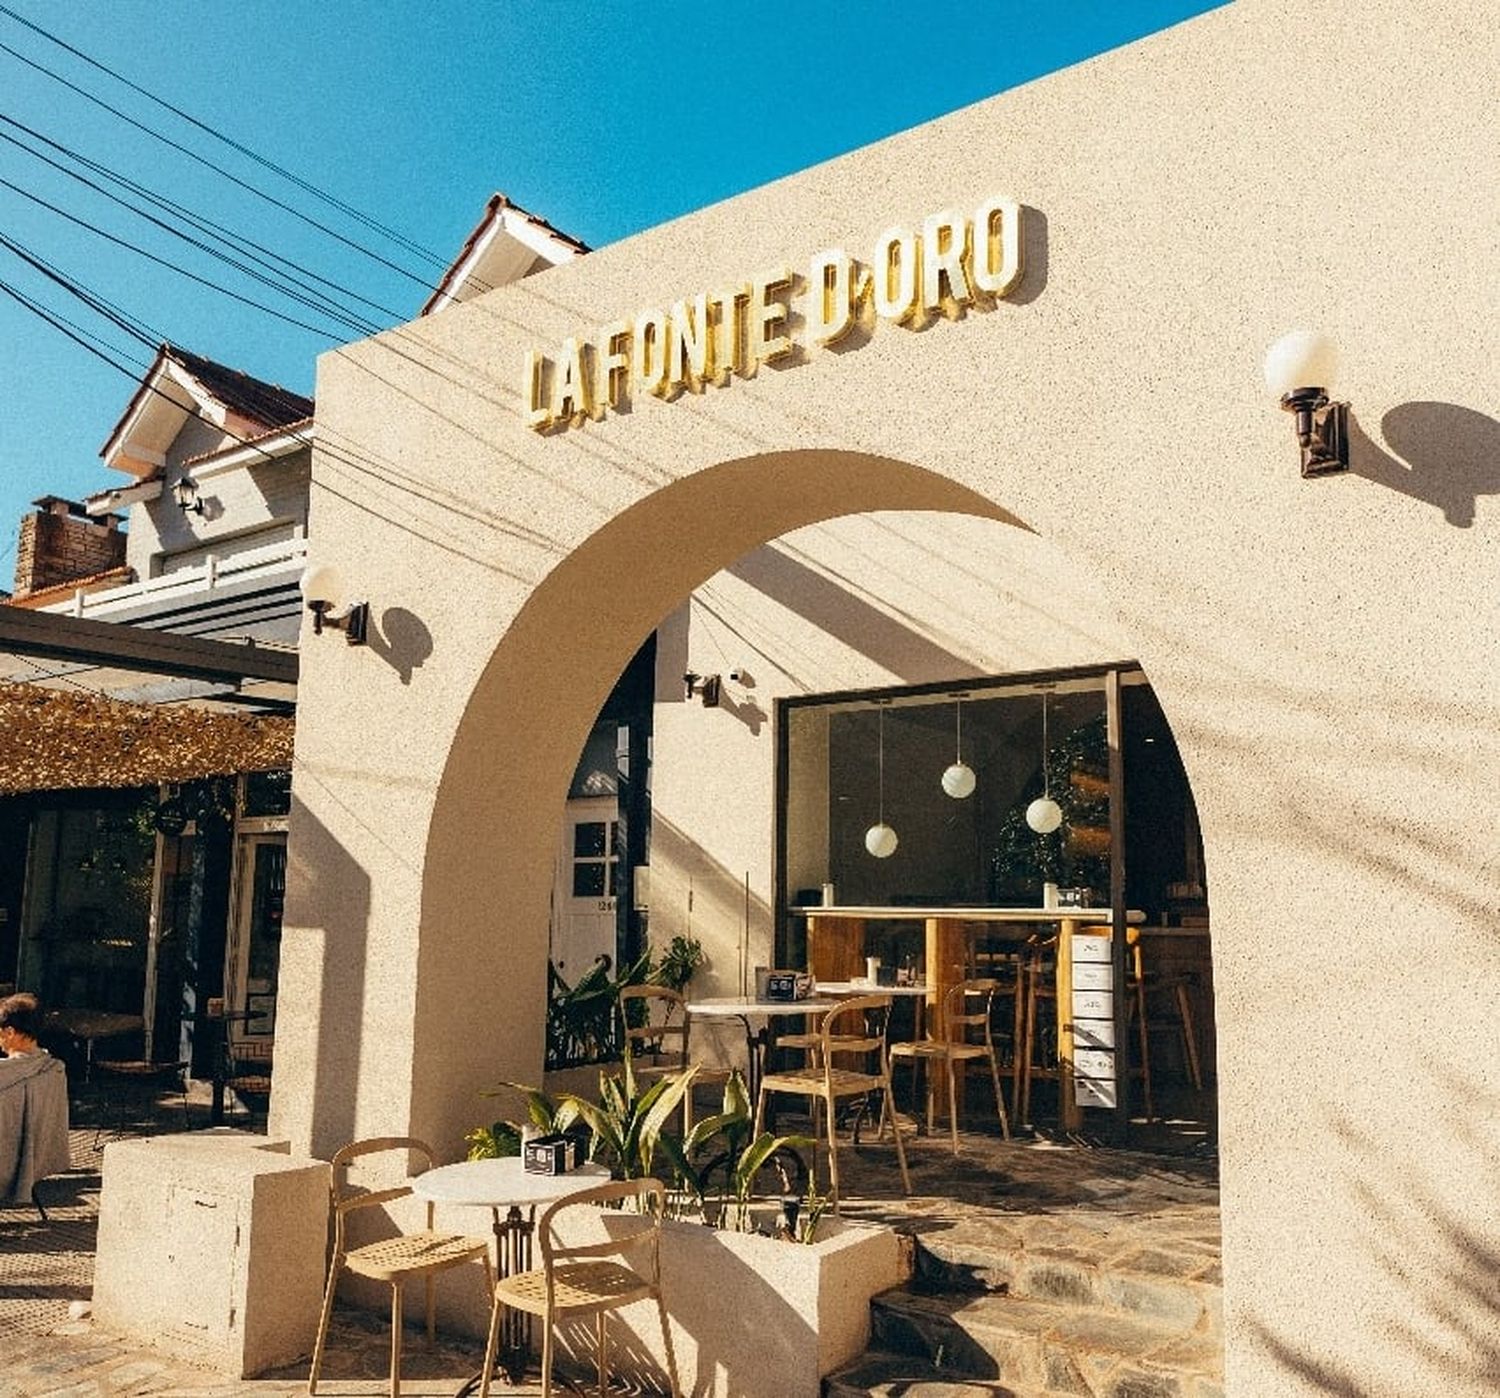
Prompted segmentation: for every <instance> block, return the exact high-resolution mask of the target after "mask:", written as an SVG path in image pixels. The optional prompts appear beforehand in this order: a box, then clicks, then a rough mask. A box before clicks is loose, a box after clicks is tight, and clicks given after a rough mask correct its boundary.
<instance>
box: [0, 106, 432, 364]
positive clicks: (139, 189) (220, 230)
mask: <svg viewBox="0 0 1500 1398" xmlns="http://www.w3.org/2000/svg"><path fill="white" fill-rule="evenodd" d="M0 124H4V125H6V126H10V127H13V128H14V129H15V130H17V131H23V132H25V133H26V135H27V136H29V137H30V138H31V139H32V140H34V141H39V142H41V143H42V144H43V145H45V146H48V147H49V148H51V149H52V150H55V151H57V152H58V153H59V154H61V155H64V156H66V157H67V158H68V159H69V160H72V161H75V162H76V163H77V164H79V165H81V166H83V167H84V168H85V169H87V170H92V171H93V172H94V173H95V174H97V175H99V176H101V177H102V178H104V179H106V180H109V181H111V182H113V183H114V184H117V185H119V186H120V187H121V188H123V189H127V190H129V191H130V192H131V193H132V194H134V195H136V196H137V197H139V198H141V199H144V200H145V201H146V202H147V203H149V204H151V205H152V206H154V207H155V208H157V209H160V210H161V211H162V212H164V213H169V214H173V215H175V216H176V217H178V218H181V219H183V220H185V221H186V222H187V223H188V224H189V226H191V227H193V228H195V229H197V230H198V231H199V232H201V233H203V234H205V235H206V236H209V237H218V238H222V239H223V240H225V242H227V243H228V244H229V245H230V246H231V247H233V248H234V249H235V250H236V251H237V252H241V253H243V254H244V255H245V256H246V257H249V258H250V259H251V260H252V261H254V262H257V263H259V264H260V265H261V266H262V267H265V268H267V269H268V270H270V271H272V272H274V273H275V274H276V275H278V276H281V277H284V278H286V280H288V281H290V282H292V283H293V284H294V285H297V286H299V287H300V288H301V289H302V290H303V291H306V292H308V293H309V294H311V295H314V296H316V297H319V298H321V299H323V300H324V301H327V303H328V304H329V305H330V306H331V307H333V308H334V309H335V310H336V311H337V313H338V314H340V315H345V316H348V315H351V314H352V313H351V312H349V311H348V309H347V308H346V307H343V306H339V305H338V303H337V302H334V301H332V300H331V299H329V298H327V297H326V296H325V294H324V293H323V292H320V291H318V290H317V289H316V288H315V287H311V286H309V285H307V282H306V281H301V280H299V279H300V278H306V279H307V281H314V282H318V283H321V284H322V285H323V286H326V287H329V288H331V289H332V290H334V291H336V292H338V293H339V294H340V295H341V296H345V297H347V298H348V299H349V300H351V301H358V302H361V303H362V304H364V305H366V306H369V307H371V308H372V309H373V310H376V311H379V312H380V313H381V314H382V315H384V316H387V317H389V318H390V319H391V320H392V321H399V320H404V319H405V315H404V313H403V312H401V311H397V310H393V309H391V308H390V307H389V306H385V305H382V304H381V303H380V302H379V301H375V300H372V299H371V298H370V297H368V296H364V295H361V294H360V293H359V292H357V291H355V290H353V289H352V288H350V287H347V286H344V285H342V284H341V283H339V282H336V281H333V280H332V279H331V278H328V277H324V276H321V275H320V274H319V273H317V272H314V271H313V270H312V269H311V268H309V267H305V266H303V265H302V264H301V263H299V262H296V261H294V260H293V259H291V258H289V257H286V256H285V255H283V254H282V253H279V252H277V251H276V250H275V249H274V248H269V247H266V246H265V244H263V243H258V242H256V241H255V240H254V239H253V238H247V237H246V236H245V235H244V234H242V233H238V232H236V231H235V230H234V229H232V228H230V227H228V226H227V225H225V224H222V223H218V222H216V221H215V220H213V219H211V218H208V217H206V216H204V215H202V214H199V213H196V212H195V211H193V210H192V209H190V208H188V207H187V206H186V205H184V204H179V203H178V202H177V201H176V200H174V199H170V198H168V197H167V196H166V195H164V194H160V193H158V192H157V191H156V190H153V189H151V188H150V187H149V186H148V185H143V184H141V183H140V182H139V181H137V180H133V179H131V178H130V177H129V176H128V175H123V174H121V173H120V172H119V171H118V170H115V169H112V168H111V167H110V166H108V165H105V164H104V163H103V162H101V161H97V160H94V159H92V158H91V157H89V156H86V155H84V154H83V153H82V152H81V151H76V150H74V149H72V148H71V147H70V146H66V145H64V144H62V142H60V141H54V140H53V139H52V138H51V137H49V136H47V135H45V134H43V133H42V132H40V131H38V130H36V129H35V128H34V127H30V126H27V125H26V124H25V123H24V122H21V121H17V120H16V119H15V118H14V117H10V116H6V115H5V114H4V113H0ZM0 139H4V140H7V141H10V142H11V143H12V144H14V145H17V146H19V147H20V148H21V149H22V150H24V151H26V153H27V154H28V155H31V156H32V157H34V158H35V159H37V160H41V161H44V162H45V163H46V164H48V165H50V166H52V168H53V169H56V170H61V171H62V173H63V174H66V175H68V176H69V177H70V178H72V179H75V180H78V181H79V182H80V183H82V184H84V185H85V186H87V187H88V188H90V189H93V190H95V191H96V192H98V193H100V194H103V195H104V197H105V198H107V199H110V200H112V201H113V202H114V203H116V204H119V205H120V206H121V207H122V208H125V209H129V210H130V211H131V212H132V213H135V214H139V215H140V216H141V217H149V216H148V215H145V214H141V211H140V210H139V209H138V208H137V207H136V206H135V205H133V204H131V203H130V202H129V201H128V200H125V199H122V198H121V197H120V196H119V195H117V194H114V193H112V192H111V191H109V190H106V189H101V188H100V187H99V186H98V185H96V184H94V183H93V181H91V180H87V179H84V178H83V177H82V176H80V175H79V174H77V173H76V172H75V171H73V170H69V169H67V168H66V167H65V166H62V165H59V164H58V163H57V162H56V161H53V160H51V159H49V158H48V157H47V156H45V155H43V154H41V152H39V151H35V150H32V149H31V148H30V147H28V146H26V145H25V144H24V143H23V142H20V141H17V140H16V139H15V138H14V137H11V136H6V135H5V134H4V133H3V132H0ZM152 221H153V222H155V220H152ZM168 231H169V232H173V233H176V230H175V229H169V230H168ZM178 236H181V235H180V234H178ZM195 246H198V245H197V244H195ZM261 254H264V256H262V255H261ZM277 264H279V266H278V265H277ZM283 269H286V270H283ZM361 323H362V324H366V325H371V324H373V322H368V321H364V322H361ZM382 328H384V327H376V328H375V329H373V330H367V331H366V333H368V334H373V333H378V330H379V329H382Z"/></svg>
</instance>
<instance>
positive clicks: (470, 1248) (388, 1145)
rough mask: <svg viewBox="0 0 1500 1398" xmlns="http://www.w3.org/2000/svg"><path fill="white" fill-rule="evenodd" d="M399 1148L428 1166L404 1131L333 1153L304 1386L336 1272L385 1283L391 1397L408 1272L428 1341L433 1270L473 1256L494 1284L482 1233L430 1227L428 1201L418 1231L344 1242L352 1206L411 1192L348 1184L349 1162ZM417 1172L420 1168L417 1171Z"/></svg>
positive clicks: (319, 1351)
mask: <svg viewBox="0 0 1500 1398" xmlns="http://www.w3.org/2000/svg"><path fill="white" fill-rule="evenodd" d="M388 1150H404V1151H410V1152H412V1153H413V1154H416V1155H421V1156H423V1157H425V1162H426V1163H425V1164H424V1165H423V1166H422V1170H427V1169H431V1167H432V1162H433V1154H432V1147H431V1146H429V1145H427V1144H426V1143H425V1142H423V1141H418V1140H416V1139H414V1138H412V1137H410V1136H379V1137H373V1138H371V1139H370V1140H366V1141H355V1142H353V1143H352V1144H350V1145H347V1146H343V1147H341V1148H340V1149H339V1150H337V1151H336V1152H334V1156H333V1160H332V1162H331V1163H332V1171H333V1175H332V1180H331V1182H330V1185H329V1195H330V1208H331V1211H332V1214H333V1257H332V1259H331V1260H330V1261H329V1264H328V1285H327V1287H326V1288H325V1290H324V1292H323V1311H322V1314H321V1316H319V1318H318V1338H317V1340H316V1342H315V1343H314V1345H313V1357H312V1368H311V1370H310V1371H309V1372H308V1375H307V1391H308V1392H309V1393H316V1392H317V1391H318V1371H319V1370H320V1369H321V1368H322V1365H323V1346H324V1343H325V1341H326V1340H327V1339H328V1322H329V1320H330V1318H331V1317H332V1315H333V1294H334V1291H335V1289H336V1288H337V1286H338V1280H339V1276H340V1275H341V1274H342V1273H343V1272H345V1271H348V1272H353V1273H354V1274H355V1275H356V1276H360V1277H370V1278H371V1279H373V1280H375V1281H381V1282H385V1283H386V1285H388V1286H389V1287H390V1288H391V1398H400V1394H401V1289H402V1287H403V1286H405V1284H406V1283H407V1282H408V1281H410V1280H411V1279H412V1278H414V1277H421V1278H422V1279H423V1281H425V1283H426V1285H427V1343H428V1345H429V1346H431V1344H432V1343H433V1339H434V1329H435V1314H434V1309H435V1297H434V1294H433V1281H434V1279H435V1277H436V1275H437V1273H438V1272H441V1271H443V1270H445V1269H446V1268H448V1267H456V1266H458V1265H459V1264H460V1263H463V1262H471V1261H474V1260H476V1259H477V1260H478V1261H480V1262H482V1263H483V1264H484V1276H485V1293H486V1295H489V1293H490V1292H491V1291H492V1290H493V1287H494V1273H493V1272H492V1270H491V1268H490V1241H489V1239H488V1238H466V1237H463V1236H462V1235H461V1234H457V1233H437V1232H434V1231H433V1227H432V1214H433V1206H432V1203H431V1202H430V1201H429V1202H428V1205H427V1229H426V1231H425V1232H422V1233H402V1234H398V1235H397V1236H396V1237H394V1238H382V1239H381V1240H380V1241H378V1242H374V1243H365V1244H364V1245H363V1246H361V1247H357V1248H351V1247H349V1246H348V1245H347V1237H346V1232H345V1230H346V1223H345V1220H346V1219H347V1218H348V1216H349V1215H350V1214H351V1213H353V1212H354V1211H355V1210H356V1209H369V1208H375V1207H377V1206H379V1205H381V1204H388V1203H390V1202H391V1201H392V1200H395V1199H404V1198H405V1197H406V1196H407V1195H408V1194H410V1193H411V1186H410V1185H408V1184H400V1185H395V1186H393V1187H391V1188H389V1189H374V1190H364V1189H360V1188H358V1187H351V1186H350V1185H349V1183H348V1180H347V1177H346V1172H347V1170H348V1167H349V1162H350V1161H351V1160H355V1159H357V1158H358V1157H360V1156H364V1155H373V1154H376V1153H377V1152H379V1151H388ZM417 1173H419V1174H420V1173H421V1171H420V1170H419V1171H418V1172H417Z"/></svg>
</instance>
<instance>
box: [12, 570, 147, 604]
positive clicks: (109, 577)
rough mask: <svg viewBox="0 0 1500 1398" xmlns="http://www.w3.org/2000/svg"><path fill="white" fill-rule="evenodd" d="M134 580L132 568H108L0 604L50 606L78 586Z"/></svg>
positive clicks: (94, 586)
mask: <svg viewBox="0 0 1500 1398" xmlns="http://www.w3.org/2000/svg"><path fill="white" fill-rule="evenodd" d="M134 581H135V569H134V568H126V567H120V568H110V569H107V570H106V571H105V572H102V573H88V574H85V575H84V576H83V577H81V578H69V579H68V580H67V581H66V582H60V583H53V584H52V586H51V587H43V588H39V589H38V590H37V591H35V592H28V593H27V594H26V595H25V596H24V597H12V598H10V599H9V600H8V601H5V602H0V606H6V607H28V608H31V607H50V606H51V605H52V604H53V603H54V602H65V601H67V599H68V598H69V597H71V596H72V595H73V594H74V593H75V592H76V591H78V589H79V588H80V587H84V588H96V587H107V586H113V585H114V584H116V583H128V582H134Z"/></svg>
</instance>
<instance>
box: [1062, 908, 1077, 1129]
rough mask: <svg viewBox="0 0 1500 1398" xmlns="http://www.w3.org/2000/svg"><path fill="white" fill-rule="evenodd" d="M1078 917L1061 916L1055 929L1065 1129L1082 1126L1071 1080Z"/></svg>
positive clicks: (1063, 1123) (1063, 1125) (1074, 1087)
mask: <svg viewBox="0 0 1500 1398" xmlns="http://www.w3.org/2000/svg"><path fill="white" fill-rule="evenodd" d="M1077 930H1078V920H1077V918H1071V917H1067V918H1063V920H1062V921H1061V923H1059V924H1058V929H1057V1100H1058V1106H1059V1113H1058V1114H1059V1116H1060V1117H1061V1123H1062V1129H1063V1130H1064V1131H1078V1130H1081V1129H1082V1127H1083V1109H1082V1108H1081V1107H1080V1106H1079V1105H1078V1090H1077V1086H1076V1085H1075V1083H1074V1081H1073V934H1074V933H1075V932H1076V931H1077Z"/></svg>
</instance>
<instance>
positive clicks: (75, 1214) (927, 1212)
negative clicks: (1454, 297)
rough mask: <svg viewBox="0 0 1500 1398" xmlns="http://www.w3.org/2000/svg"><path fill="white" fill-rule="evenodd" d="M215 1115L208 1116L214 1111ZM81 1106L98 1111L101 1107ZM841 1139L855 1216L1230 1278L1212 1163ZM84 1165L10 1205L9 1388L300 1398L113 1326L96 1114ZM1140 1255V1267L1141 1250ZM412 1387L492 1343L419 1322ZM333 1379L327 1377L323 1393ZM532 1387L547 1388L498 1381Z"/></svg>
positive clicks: (341, 1337)
mask: <svg viewBox="0 0 1500 1398" xmlns="http://www.w3.org/2000/svg"><path fill="white" fill-rule="evenodd" d="M203 1116H204V1113H202V1112H200V1113H199V1120H200V1121H201V1120H202V1119H203ZM80 1118H81V1119H82V1120H84V1121H85V1122H87V1117H86V1115H84V1114H82V1113H80ZM153 1128H155V1129H167V1130H179V1129H181V1118H180V1115H172V1116H168V1115H165V1114H163V1115H161V1116H160V1117H159V1118H152V1117H151V1116H150V1114H149V1113H147V1114H144V1115H143V1116H142V1118H141V1119H140V1120H137V1121H133V1122H130V1123H128V1124H127V1128H126V1129H127V1130H130V1131H132V1132H134V1131H141V1130H149V1129H153ZM868 1136H869V1132H868V1131H867V1132H866V1141H865V1144H864V1146H862V1147H861V1148H858V1149H842V1150H841V1151H840V1156H839V1159H840V1167H841V1170H842V1171H843V1173H844V1176H845V1197H846V1202H845V1207H844V1214H845V1216H846V1217H849V1218H854V1219H861V1218H863V1219H868V1220H870V1221H872V1222H874V1221H879V1222H883V1223H888V1224H891V1225H892V1226H895V1227H897V1228H899V1229H901V1230H903V1231H905V1232H908V1233H913V1234H918V1235H923V1234H926V1235H930V1236H931V1237H932V1238H933V1240H934V1241H936V1240H937V1239H938V1238H939V1237H941V1239H942V1241H943V1242H944V1244H945V1245H954V1246H956V1247H957V1248H958V1249H959V1250H960V1251H961V1250H962V1249H964V1248H965V1247H966V1246H972V1247H974V1248H976V1249H978V1250H983V1249H985V1248H986V1247H1005V1246H1009V1245H1012V1244H1014V1243H1015V1242H1017V1241H1019V1242H1021V1243H1023V1244H1035V1243H1038V1242H1040V1241H1042V1240H1045V1243H1046V1246H1047V1247H1048V1248H1049V1249H1057V1248H1070V1249H1072V1248H1076V1249H1077V1250H1078V1251H1079V1252H1080V1253H1084V1252H1089V1251H1093V1252H1095V1253H1097V1252H1098V1251H1099V1250H1100V1249H1101V1248H1105V1247H1107V1248H1108V1249H1109V1250H1111V1251H1114V1252H1119V1251H1120V1250H1122V1249H1124V1250H1129V1251H1131V1252H1132V1253H1133V1254H1134V1255H1135V1256H1136V1257H1137V1259H1146V1261H1147V1263H1148V1265H1150V1266H1151V1267H1152V1268H1154V1269H1156V1270H1159V1271H1160V1272H1162V1273H1164V1274H1176V1275H1184V1276H1187V1275H1191V1276H1193V1277H1195V1278H1197V1279H1199V1280H1204V1281H1212V1280H1215V1279H1216V1278H1217V1269H1218V1262H1219V1212H1218V1185H1217V1169H1216V1164H1215V1162H1214V1161H1213V1160H1212V1159H1211V1158H1208V1159H1197V1158H1192V1157H1191V1156H1186V1155H1177V1156H1173V1155H1163V1154H1155V1153H1144V1152H1135V1151H1117V1150H1107V1149H1097V1148H1093V1147H1091V1146H1089V1145H1087V1144H1086V1143H1081V1142H1049V1141H1046V1140H1026V1141H1016V1142H1013V1143H1006V1142H1003V1141H1001V1140H1000V1139H999V1137H998V1135H993V1134H985V1133H983V1132H977V1131H965V1132H963V1133H962V1135H961V1143H962V1150H961V1152H960V1154H959V1156H958V1157H957V1158H955V1157H954V1156H953V1155H952V1153H951V1151H950V1148H949V1143H948V1138H947V1136H946V1135H945V1134H940V1135H939V1136H937V1137H935V1138H927V1137H916V1136H909V1137H908V1142H909V1144H908V1155H909V1157H910V1162H911V1174H912V1186H913V1193H912V1196H911V1197H910V1198H903V1197H902V1195H901V1188H900V1178H899V1175H898V1173H897V1170H896V1163H895V1153H894V1151H893V1150H892V1148H891V1145H890V1141H889V1137H887V1139H886V1140H885V1141H884V1142H880V1143H872V1142H870V1141H869V1139H868ZM71 1141H72V1147H73V1161H74V1166H75V1168H74V1170H73V1171H72V1172H71V1173H70V1174H68V1175H65V1176H59V1177H56V1178H54V1179H52V1180H49V1181H47V1182H46V1183H45V1184H44V1186H43V1192H42V1198H43V1202H44V1204H45V1205H46V1207H47V1211H48V1214H49V1218H48V1220H47V1221H46V1222H45V1223H44V1222H43V1221H42V1220H41V1219H40V1218H39V1217H38V1216H37V1213H36V1210H34V1209H19V1208H9V1209H0V1398H107V1396H108V1398H114V1395H119V1396H120V1398H130V1395H147V1394H150V1395H154V1398H248V1395H255V1398H283V1396H284V1395H285V1398H290V1395H292V1394H300V1393H302V1392H304V1391H305V1385H306V1374H307V1366H306V1363H305V1361H304V1362H303V1363H302V1364H301V1365H299V1366H293V1367H292V1368H290V1369H286V1370H282V1371H279V1372H278V1373H276V1374H274V1375H270V1376H267V1377H265V1378H261V1379H256V1380H246V1381H241V1382H235V1381H226V1380H224V1379H222V1378H219V1377H216V1376H215V1375H213V1374H211V1373H207V1372H205V1371H203V1370H201V1369H196V1368H194V1367H192V1366H191V1365H187V1364H183V1363H181V1362H180V1361H177V1360H175V1359H173V1358H171V1357H169V1356H166V1355H163V1354H161V1353H158V1352H155V1351H152V1350H151V1349H149V1348H147V1347H145V1346H141V1345H139V1344H136V1343H135V1342H128V1343H127V1342H124V1341H121V1340H119V1339H118V1338H116V1337H112V1336H109V1335H105V1334H102V1333H100V1332H99V1331H98V1330H97V1329H96V1327H94V1326H93V1324H92V1322H91V1321H90V1320H89V1319H88V1318H87V1315H86V1314H84V1315H82V1316H79V1315H76V1314H74V1313H75V1312H78V1311H80V1310H83V1309H84V1308H86V1305H87V1302H88V1300H89V1297H90V1293H91V1289H92V1283H93V1261H94V1239H95V1225H96V1219H97V1210H98V1199H99V1188H100V1176H99V1169H100V1156H101V1146H102V1144H103V1142H97V1143H96V1133H95V1130H94V1127H93V1126H92V1125H91V1124H87V1125H85V1126H84V1127H82V1128H80V1129H77V1130H75V1131H73V1132H72V1133H71ZM1136 1265H1140V1262H1139V1260H1138V1261H1137V1264H1136ZM387 1324H388V1323H387V1321H386V1320H385V1318H384V1317H383V1316H367V1315H365V1314H363V1313H360V1312H357V1311H354V1310H352V1309H347V1308H341V1309H340V1310H338V1311H337V1312H336V1318H335V1326H334V1331H333V1333H332V1335H331V1337H330V1341H329V1351H328V1357H327V1359H326V1360H325V1374H326V1378H327V1384H326V1392H327V1393H328V1394H329V1395H330V1398H353V1395H356V1394H359V1395H364V1394H370V1395H380V1394H383V1393H385V1392H386V1391H387V1382H386V1381H387V1376H388V1366H389V1362H390V1361H389V1348H388V1345H389V1331H388V1329H387ZM404 1348H405V1357H404V1362H403V1366H402V1368H403V1382H402V1391H403V1393H410V1394H411V1395H413V1398H425V1395H429V1394H452V1393H454V1392H456V1390H457V1389H458V1387H459V1386H460V1385H461V1384H462V1382H463V1381H464V1379H465V1378H466V1377H467V1376H468V1375H469V1374H471V1373H472V1372H473V1371H474V1370H475V1369H476V1368H477V1367H478V1362H479V1358H480V1355H481V1348H482V1347H481V1345H480V1343H479V1341H478V1340H474V1339H470V1338H465V1337H453V1338H450V1339H447V1340H443V1339H442V1338H441V1337H440V1343H439V1346H438V1347H437V1348H436V1349H435V1350H434V1351H432V1352H430V1353H429V1352H428V1351H426V1349H425V1346H424V1343H423V1339H422V1337H421V1333H420V1331H419V1330H416V1331H409V1333H408V1336H407V1339H406V1343H405V1346H404ZM324 1391H325V1385H324V1384H323V1383H322V1382H320V1384H319V1393H320V1394H322V1393H323V1392H324ZM495 1392H497V1393H498V1392H505V1393H508V1394H511V1395H516V1396H517V1398H528V1396H529V1395H534V1394H536V1393H539V1392H540V1389H539V1387H537V1386H522V1387H520V1388H514V1389H505V1390H499V1389H497V1390H495Z"/></svg>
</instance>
